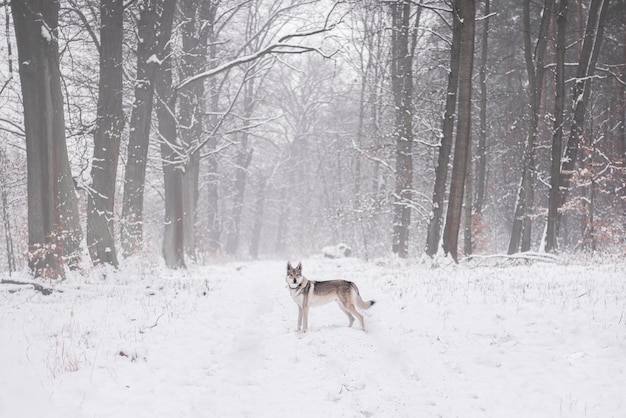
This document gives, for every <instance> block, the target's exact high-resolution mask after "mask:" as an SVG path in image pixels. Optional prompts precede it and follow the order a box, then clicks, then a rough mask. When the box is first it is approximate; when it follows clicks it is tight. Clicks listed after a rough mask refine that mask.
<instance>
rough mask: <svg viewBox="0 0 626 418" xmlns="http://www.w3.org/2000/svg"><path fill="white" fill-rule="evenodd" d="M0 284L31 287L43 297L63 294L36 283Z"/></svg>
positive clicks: (7, 281)
mask: <svg viewBox="0 0 626 418" xmlns="http://www.w3.org/2000/svg"><path fill="white" fill-rule="evenodd" d="M0 284H15V285H18V286H32V287H33V289H34V290H36V291H37V292H40V293H41V294H42V295H44V296H48V295H51V294H52V292H61V293H63V291H61V290H55V289H50V288H49V287H43V286H42V285H40V284H38V283H33V282H18V281H17V280H1V281H0Z"/></svg>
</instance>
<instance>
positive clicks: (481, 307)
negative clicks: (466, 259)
mask: <svg viewBox="0 0 626 418" xmlns="http://www.w3.org/2000/svg"><path fill="white" fill-rule="evenodd" d="M303 265H304V274H305V276H307V277H309V278H311V279H316V280H328V279H335V278H343V279H347V280H352V281H354V282H356V283H357V284H358V285H359V288H360V291H361V294H362V295H363V297H364V299H366V300H367V299H375V300H376V301H377V304H376V305H375V306H374V307H372V308H371V309H370V310H369V311H367V312H366V316H365V320H366V324H367V326H368V332H366V333H364V332H362V331H360V330H359V329H358V328H357V327H356V326H355V328H348V327H347V319H346V317H345V315H344V314H343V313H342V312H341V311H340V310H339V309H338V308H337V306H336V305H335V304H330V305H327V306H323V307H318V308H313V309H312V310H311V312H310V330H309V332H307V333H306V334H302V333H297V332H295V327H296V319H297V308H296V305H295V304H294V303H293V301H292V300H291V298H290V296H289V293H288V291H287V289H286V286H285V282H284V274H285V262H284V261H280V262H274V261H262V262H249V263H232V264H224V265H216V266H211V267H202V268H200V267H196V268H192V269H190V270H189V271H188V272H168V271H165V270H163V271H160V270H158V269H157V271H156V274H157V276H158V278H157V277H155V272H153V271H152V272H138V273H133V274H128V273H126V274H121V273H116V274H114V275H113V276H110V277H109V278H108V279H106V280H94V281H93V282H92V283H78V282H71V281H70V282H69V283H66V284H64V285H62V286H61V287H62V288H63V293H55V294H53V295H52V296H47V297H46V296H42V295H39V294H38V293H34V292H32V291H30V290H24V289H21V290H19V291H17V292H15V293H8V292H7V291H6V289H4V290H3V291H2V292H1V293H0V341H2V347H1V348H0V367H1V370H2V372H0V416H1V417H5V416H6V417H13V416H15V417H29V416H33V417H38V416H46V417H57V416H58V417H209V416H211V417H212V416H219V417H280V416H285V417H287V416H297V417H321V416H327V417H362V416H365V417H374V416H378V417H430V416H433V417H435V416H444V417H454V416H461V417H471V416H476V417H483V416H493V417H501V416H507V417H516V416H519V417H527V416H533V417H555V416H566V417H578V416H580V417H582V416H602V417H611V416H615V417H618V416H623V411H624V410H625V409H626V402H625V401H624V397H623V393H624V392H625V391H626V318H625V317H624V316H626V314H624V311H625V310H626V283H625V281H626V280H625V279H624V276H623V269H622V266H612V265H606V266H593V267H591V266H590V267H577V266H570V267H568V266H556V265H535V266H517V267H508V268H459V267H454V266H448V267H443V268H439V269H429V268H426V267H425V266H422V265H419V264H410V263H409V264H404V263H400V262H397V261H392V262H389V261H385V262H379V263H377V264H372V263H363V262H361V261H358V260H354V259H344V260H325V259H311V260H304V262H303ZM0 290H2V289H0Z"/></svg>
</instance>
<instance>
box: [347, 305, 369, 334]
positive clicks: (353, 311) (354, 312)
mask: <svg viewBox="0 0 626 418" xmlns="http://www.w3.org/2000/svg"><path fill="white" fill-rule="evenodd" d="M344 307H345V309H346V310H347V311H348V312H349V313H351V314H352V315H354V316H356V317H357V318H359V322H360V323H361V329H362V330H363V331H365V322H363V315H361V313H360V312H359V311H357V310H356V307H355V306H354V303H353V302H352V301H349V302H348V303H346V304H345V305H344Z"/></svg>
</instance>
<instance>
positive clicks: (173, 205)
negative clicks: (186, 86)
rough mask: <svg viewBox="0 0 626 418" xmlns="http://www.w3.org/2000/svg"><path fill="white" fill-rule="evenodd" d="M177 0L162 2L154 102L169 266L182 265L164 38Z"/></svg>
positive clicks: (179, 170)
mask: <svg viewBox="0 0 626 418" xmlns="http://www.w3.org/2000/svg"><path fill="white" fill-rule="evenodd" d="M175 9H176V2H174V1H166V2H165V3H164V5H163V14H162V15H161V19H160V24H159V30H160V31H161V33H160V35H159V36H160V37H161V39H162V40H163V41H164V42H161V41H159V44H160V45H164V48H163V56H164V57H165V58H164V59H163V60H162V61H161V65H160V67H159V71H158V72H157V80H156V86H155V87H156V92H157V95H158V100H157V103H156V108H157V109H156V110H157V119H158V122H159V137H160V143H161V144H160V148H161V158H162V161H163V180H164V182H163V184H164V196H165V220H164V232H163V258H164V259H165V264H166V265H167V266H168V267H169V268H181V267H185V251H184V229H183V228H184V226H183V212H184V209H183V164H182V158H181V157H182V155H181V154H182V152H183V148H182V146H181V144H180V141H178V138H177V134H176V116H175V109H176V96H175V95H174V92H173V89H172V58H171V43H170V42H168V41H165V40H166V39H168V40H169V39H170V37H171V34H172V21H173V17H174V11H175Z"/></svg>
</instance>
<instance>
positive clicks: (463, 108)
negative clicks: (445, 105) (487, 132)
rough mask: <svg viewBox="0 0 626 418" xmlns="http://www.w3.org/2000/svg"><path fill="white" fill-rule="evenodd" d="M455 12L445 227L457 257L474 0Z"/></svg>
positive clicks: (462, 0) (447, 248)
mask: <svg viewBox="0 0 626 418" xmlns="http://www.w3.org/2000/svg"><path fill="white" fill-rule="evenodd" d="M454 5H455V9H456V13H459V16H460V20H461V22H462V23H461V50H460V56H459V114H458V121H457V126H456V139H455V142H454V160H453V164H452V175H451V179H450V199H449V202H448V211H447V214H446V225H445V227H444V231H443V250H444V252H445V253H446V254H448V253H449V254H450V255H451V256H452V258H453V259H454V260H455V261H458V240H459V229H460V227H461V212H462V207H463V191H464V190H463V189H464V186H465V177H466V175H467V160H468V153H469V151H470V140H471V121H472V69H473V65H474V32H475V27H476V21H475V18H476V2H475V0H456V1H455V3H454Z"/></svg>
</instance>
